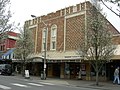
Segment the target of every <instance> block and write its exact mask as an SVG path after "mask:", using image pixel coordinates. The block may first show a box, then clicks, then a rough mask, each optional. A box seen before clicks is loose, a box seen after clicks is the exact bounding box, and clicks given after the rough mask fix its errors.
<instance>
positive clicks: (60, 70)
mask: <svg viewBox="0 0 120 90" xmlns="http://www.w3.org/2000/svg"><path fill="white" fill-rule="evenodd" d="M90 8H92V4H91V3H90V2H84V3H80V4H77V5H76V6H70V7H66V8H64V9H61V10H58V11H56V12H53V13H49V14H47V15H43V16H40V17H35V18H34V19H32V20H28V21H26V22H25V25H27V26H29V27H28V28H29V30H32V31H33V36H34V38H33V39H34V44H35V50H34V54H33V55H30V56H29V58H30V59H32V62H31V63H29V64H28V67H29V70H30V71H31V72H32V73H34V75H40V72H41V71H42V70H43V61H44V55H45V48H46V61H45V62H46V64H47V69H46V73H47V77H59V78H74V79H75V78H79V70H80V68H81V70H82V75H83V79H86V80H90V79H91V78H90V76H89V75H88V74H87V72H91V71H90V64H89V63H88V62H82V58H81V57H80V56H79V55H78V54H77V52H76V48H77V47H76V44H77V43H76V42H77V41H78V40H80V39H81V37H82V31H81V30H82V28H83V26H84V25H85V20H86V17H87V16H88V15H89V10H90ZM106 21H107V20H106ZM107 22H108V26H109V27H110V28H109V30H110V31H111V32H112V33H113V34H115V35H116V34H117V35H118V34H119V32H118V31H117V30H116V29H115V28H114V26H113V25H112V24H111V23H110V22H109V21H107ZM116 40H117V39H116ZM119 59H120V58H119ZM91 73H92V74H94V72H91Z"/></svg>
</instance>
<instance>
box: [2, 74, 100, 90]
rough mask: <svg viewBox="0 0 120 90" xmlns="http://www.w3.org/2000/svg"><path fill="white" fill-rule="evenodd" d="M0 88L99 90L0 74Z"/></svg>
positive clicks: (16, 89) (12, 89) (4, 89)
mask: <svg viewBox="0 0 120 90" xmlns="http://www.w3.org/2000/svg"><path fill="white" fill-rule="evenodd" d="M0 90H101V89H93V88H85V87H75V86H69V85H62V84H57V83H56V84H53V83H45V82H42V81H38V80H37V81H34V80H30V79H21V78H16V77H14V76H2V75H0Z"/></svg>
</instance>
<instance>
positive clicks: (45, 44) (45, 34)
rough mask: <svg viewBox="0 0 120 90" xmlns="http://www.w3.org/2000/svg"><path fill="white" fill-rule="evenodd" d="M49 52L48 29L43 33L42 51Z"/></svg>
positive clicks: (44, 29)
mask: <svg viewBox="0 0 120 90" xmlns="http://www.w3.org/2000/svg"><path fill="white" fill-rule="evenodd" d="M45 49H46V50H47V28H43V31H42V51H44V50H45Z"/></svg>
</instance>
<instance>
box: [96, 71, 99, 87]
mask: <svg viewBox="0 0 120 90" xmlns="http://www.w3.org/2000/svg"><path fill="white" fill-rule="evenodd" d="M98 77H99V72H98V71H96V85H97V86H98V85H99V80H98Z"/></svg>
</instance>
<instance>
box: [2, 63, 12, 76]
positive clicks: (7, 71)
mask: <svg viewBox="0 0 120 90" xmlns="http://www.w3.org/2000/svg"><path fill="white" fill-rule="evenodd" d="M0 74H1V75H11V74H12V66H11V65H10V64H0Z"/></svg>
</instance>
